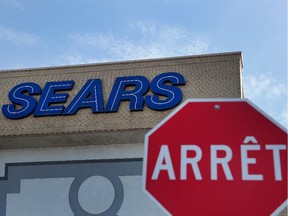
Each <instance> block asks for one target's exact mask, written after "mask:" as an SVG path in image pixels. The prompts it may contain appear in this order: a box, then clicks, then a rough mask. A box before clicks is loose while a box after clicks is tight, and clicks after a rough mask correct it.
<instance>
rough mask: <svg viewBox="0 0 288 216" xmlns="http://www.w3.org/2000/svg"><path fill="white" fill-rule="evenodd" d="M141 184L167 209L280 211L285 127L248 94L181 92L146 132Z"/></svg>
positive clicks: (284, 171) (175, 211) (230, 212)
mask: <svg viewBox="0 0 288 216" xmlns="http://www.w3.org/2000/svg"><path fill="white" fill-rule="evenodd" d="M143 166H144V167H143V178H144V184H143V187H144V191H145V192H146V194H148V196H149V197H150V198H152V200H154V201H155V202H156V203H157V204H158V205H159V206H160V207H161V208H162V209H163V210H164V211H165V212H166V213H167V214H168V215H174V216H183V215H184V216H185V215H219V216H220V215H221V216H223V215H227V216H228V215H234V216H235V215H239V216H240V215H241V216H242V215H246V216H250V215H251V216H252V215H253V216H255V215H263V216H264V215H277V214H278V213H279V212H281V211H282V210H283V209H284V208H285V207H286V205H287V132H286V130H285V129H284V128H282V127H281V126H280V125H278V124H277V123H275V122H273V120H271V119H270V118H269V117H268V116H267V115H266V114H264V113H263V112H262V111H261V110H259V109H258V108H257V107H255V106H254V105H253V104H252V103H251V102H250V101H248V100H245V99H203V100H202V99H201V100H192V99H189V100H186V101H185V102H184V103H183V104H182V105H181V106H179V107H178V108H177V109H176V110H174V112H172V113H171V114H170V115H169V116H167V117H166V118H165V119H164V120H163V121H161V122H160V123H159V124H158V125H157V126H156V127H154V128H153V129H152V130H151V131H150V132H149V133H148V134H146V137H145V154H144V165H143Z"/></svg>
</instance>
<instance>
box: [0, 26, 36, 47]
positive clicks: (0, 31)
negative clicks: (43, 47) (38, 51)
mask: <svg viewBox="0 0 288 216" xmlns="http://www.w3.org/2000/svg"><path fill="white" fill-rule="evenodd" d="M1 42H8V43H10V44H13V45H17V46H23V45H36V44H38V43H39V42H40V39H39V38H38V37H37V36H36V35H33V34H29V33H26V32H21V31H16V30H12V29H9V28H6V27H4V26H1V25H0V43H1Z"/></svg>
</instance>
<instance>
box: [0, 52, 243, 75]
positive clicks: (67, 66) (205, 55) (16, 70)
mask: <svg viewBox="0 0 288 216" xmlns="http://www.w3.org/2000/svg"><path fill="white" fill-rule="evenodd" d="M230 55H240V56H241V58H240V61H241V67H243V59H242V58H243V57H242V51H235V52H222V53H210V54H197V55H185V56H175V57H160V58H150V59H149V58H147V59H135V60H123V61H113V62H112V61H111V62H98V63H86V64H75V65H61V66H45V67H32V68H18V69H17V68H16V69H5V70H1V69H0V73H5V72H9V73H10V72H28V71H35V70H55V69H69V68H78V67H91V66H105V65H112V64H129V63H137V62H154V61H169V60H174V59H175V60H176V59H187V58H207V57H220V56H230Z"/></svg>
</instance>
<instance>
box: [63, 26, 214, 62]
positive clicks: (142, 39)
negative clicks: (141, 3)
mask: <svg viewBox="0 0 288 216" xmlns="http://www.w3.org/2000/svg"><path fill="white" fill-rule="evenodd" d="M129 33H131V34H132V35H137V37H135V36H134V37H129V36H127V35H125V36H121V35H120V36H119V35H116V34H113V33H111V32H110V33H102V32H101V33H99V32H98V33H97V32H96V33H76V34H71V35H70V39H71V42H72V44H73V52H74V54H73V55H75V53H76V55H77V56H78V60H79V59H84V62H81V63H89V61H87V60H85V59H87V57H88V58H89V59H98V60H100V61H102V59H106V60H108V61H109V60H110V61H115V60H132V59H147V58H159V57H168V56H169V57H171V56H181V55H192V54H202V53H204V52H206V51H207V49H208V45H209V43H208V41H207V40H206V39H205V38H204V37H202V36H200V35H194V34H192V33H191V32H189V31H188V30H186V29H184V28H182V27H179V26H168V25H165V26H162V25H157V24H155V23H153V22H148V21H137V22H134V23H130V24H129V32H128V34H129ZM64 55H65V54H64ZM81 56H82V57H81ZM69 58H70V59H71V56H69V55H67V58H66V59H69ZM69 63H71V61H70V62H69ZM77 63H79V62H77Z"/></svg>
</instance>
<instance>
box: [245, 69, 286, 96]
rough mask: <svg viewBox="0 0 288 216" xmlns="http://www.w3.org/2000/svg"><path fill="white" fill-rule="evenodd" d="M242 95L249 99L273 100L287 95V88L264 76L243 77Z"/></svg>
mask: <svg viewBox="0 0 288 216" xmlns="http://www.w3.org/2000/svg"><path fill="white" fill-rule="evenodd" d="M243 79H244V93H245V96H246V97H248V98H251V99H258V98H267V99H269V100H271V99H272V100H275V99H277V98H280V97H283V96H285V95H287V86H286V85H285V84H283V83H279V82H278V81H277V80H276V79H274V78H272V77H271V76H268V75H266V74H260V75H258V76H256V75H248V76H244V77H243Z"/></svg>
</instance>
